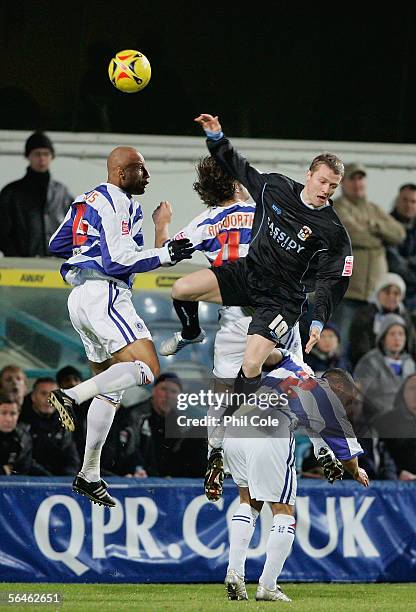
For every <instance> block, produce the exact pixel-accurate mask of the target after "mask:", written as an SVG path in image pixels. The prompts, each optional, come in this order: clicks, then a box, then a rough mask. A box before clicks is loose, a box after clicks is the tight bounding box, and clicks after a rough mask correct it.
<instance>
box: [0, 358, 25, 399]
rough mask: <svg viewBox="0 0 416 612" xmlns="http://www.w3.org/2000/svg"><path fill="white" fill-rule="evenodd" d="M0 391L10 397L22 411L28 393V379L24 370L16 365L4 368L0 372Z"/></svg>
mask: <svg viewBox="0 0 416 612" xmlns="http://www.w3.org/2000/svg"><path fill="white" fill-rule="evenodd" d="M0 390H1V391H3V392H4V393H7V394H8V395H10V396H11V397H12V398H13V399H14V400H15V401H16V403H17V405H18V406H19V410H20V409H21V407H22V405H23V401H24V399H25V395H26V393H27V378H26V374H25V373H24V372H23V370H22V368H19V366H16V365H7V366H4V368H3V369H2V370H1V372H0Z"/></svg>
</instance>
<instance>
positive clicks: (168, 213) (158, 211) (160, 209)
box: [152, 200, 172, 227]
mask: <svg viewBox="0 0 416 612" xmlns="http://www.w3.org/2000/svg"><path fill="white" fill-rule="evenodd" d="M152 219H153V223H154V224H155V225H156V227H157V226H158V225H164V224H165V223H170V222H171V221H172V206H171V204H170V202H168V201H167V200H164V201H163V202H161V203H160V204H159V206H157V207H156V208H155V210H154V211H153V213H152Z"/></svg>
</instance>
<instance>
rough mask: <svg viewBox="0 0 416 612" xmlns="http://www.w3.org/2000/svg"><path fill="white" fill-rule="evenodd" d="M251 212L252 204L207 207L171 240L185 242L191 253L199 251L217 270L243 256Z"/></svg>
mask: <svg viewBox="0 0 416 612" xmlns="http://www.w3.org/2000/svg"><path fill="white" fill-rule="evenodd" d="M255 210H256V205H255V204H254V203H248V202H239V201H236V202H233V203H232V204H229V205H228V206H213V207H210V208H208V209H207V210H205V211H203V212H202V213H201V214H199V215H198V216H197V217H195V218H194V219H193V220H192V221H191V222H190V223H188V225H187V226H186V227H184V228H183V229H182V230H181V231H180V232H177V233H176V234H175V236H174V238H175V239H180V238H189V240H190V241H191V242H192V244H193V245H194V247H195V250H196V251H201V252H202V253H203V254H204V255H205V257H206V258H207V259H208V261H209V263H210V264H211V265H213V266H221V265H222V264H223V263H225V262H227V261H235V260H236V259H239V258H240V257H245V256H246V255H247V252H248V248H249V245H250V241H251V230H252V227H253V219H254V213H255Z"/></svg>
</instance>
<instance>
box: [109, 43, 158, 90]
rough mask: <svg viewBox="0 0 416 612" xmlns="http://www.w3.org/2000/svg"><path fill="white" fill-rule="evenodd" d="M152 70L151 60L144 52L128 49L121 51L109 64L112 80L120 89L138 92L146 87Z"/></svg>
mask: <svg viewBox="0 0 416 612" xmlns="http://www.w3.org/2000/svg"><path fill="white" fill-rule="evenodd" d="M151 74H152V70H151V68H150V62H149V60H148V59H147V57H146V56H145V55H143V53H140V51H134V50H133V49H127V50H126V51H119V52H118V53H116V55H115V56H114V57H113V58H112V60H111V61H110V63H109V65H108V76H109V77H110V81H111V82H112V84H113V85H114V87H117V89H118V90H119V91H122V92H124V93H136V92H138V91H141V90H142V89H144V88H145V87H146V85H147V84H148V82H149V81H150V76H151Z"/></svg>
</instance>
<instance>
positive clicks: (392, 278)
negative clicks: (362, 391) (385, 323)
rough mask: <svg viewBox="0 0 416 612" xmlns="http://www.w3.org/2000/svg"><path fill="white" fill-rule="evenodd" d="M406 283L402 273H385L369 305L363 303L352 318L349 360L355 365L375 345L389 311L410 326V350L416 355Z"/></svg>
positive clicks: (408, 342) (408, 328)
mask: <svg viewBox="0 0 416 612" xmlns="http://www.w3.org/2000/svg"><path fill="white" fill-rule="evenodd" d="M405 295H406V285H405V283H404V281H403V279H402V277H401V276H399V275H398V274H394V273H392V272H386V273H385V274H382V275H381V277H380V279H379V281H378V282H377V284H376V287H375V290H374V294H373V296H372V297H371V298H370V302H369V303H368V304H364V305H363V306H360V308H359V309H358V310H357V311H356V312H355V314H354V316H353V319H352V321H351V327H350V339H349V361H350V363H351V366H352V368H354V367H355V366H356V365H357V363H358V361H359V360H360V359H361V357H362V356H363V355H365V353H368V351H370V350H371V349H373V348H374V347H375V344H376V336H377V334H378V332H379V331H380V325H381V322H382V320H383V318H384V317H385V316H386V315H388V314H391V313H393V314H398V315H400V316H401V317H402V318H403V319H404V321H405V323H406V329H407V347H408V351H409V353H410V354H411V356H412V357H413V359H415V357H416V330H415V327H414V325H413V321H412V318H411V316H410V314H409V312H408V311H407V309H406V308H405V306H404V304H403V299H404V297H405Z"/></svg>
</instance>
